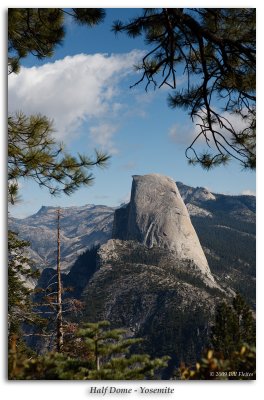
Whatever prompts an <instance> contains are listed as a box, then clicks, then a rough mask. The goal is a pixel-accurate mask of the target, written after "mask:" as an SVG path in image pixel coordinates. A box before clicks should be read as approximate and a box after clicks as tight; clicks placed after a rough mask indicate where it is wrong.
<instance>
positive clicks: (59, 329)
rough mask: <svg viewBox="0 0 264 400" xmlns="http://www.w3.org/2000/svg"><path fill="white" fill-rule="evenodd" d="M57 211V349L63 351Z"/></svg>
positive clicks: (58, 211) (59, 351)
mask: <svg viewBox="0 0 264 400" xmlns="http://www.w3.org/2000/svg"><path fill="white" fill-rule="evenodd" d="M57 213H58V238H57V245H58V248H57V351H58V353H61V352H62V351H63V326H62V299H61V294H62V284H61V267H60V209H58V210H57Z"/></svg>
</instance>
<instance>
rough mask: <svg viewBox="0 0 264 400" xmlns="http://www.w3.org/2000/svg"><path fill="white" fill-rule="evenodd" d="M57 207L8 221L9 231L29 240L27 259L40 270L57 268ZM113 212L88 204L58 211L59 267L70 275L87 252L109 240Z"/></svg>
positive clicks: (109, 208) (104, 207)
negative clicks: (28, 257) (79, 257)
mask: <svg viewBox="0 0 264 400" xmlns="http://www.w3.org/2000/svg"><path fill="white" fill-rule="evenodd" d="M56 209H57V208H56V207H44V206H43V207H41V209H40V210H39V211H38V212H37V213H36V214H33V215H31V216H30V217H27V218H24V219H18V218H10V219H9V228H10V229H12V230H14V231H15V232H18V234H19V236H20V237H21V238H23V239H25V240H28V241H29V242H30V244H31V247H30V249H29V251H30V254H29V256H30V258H31V259H32V260H33V261H34V262H35V265H36V266H37V268H38V269H39V270H42V269H43V268H47V267H52V268H55V267H56V248H57V240H56V237H57V220H56ZM113 212H114V208H112V207H107V206H103V205H92V204H87V205H85V206H81V207H65V208H61V214H62V217H61V258H62V261H61V267H62V269H63V271H69V270H70V268H71V267H72V265H73V264H74V262H75V261H76V259H77V258H78V256H79V255H80V254H82V253H83V252H84V251H86V250H87V249H89V248H91V247H93V246H94V245H98V244H101V243H105V242H106V241H107V240H108V239H110V237H111V233H112V225H113Z"/></svg>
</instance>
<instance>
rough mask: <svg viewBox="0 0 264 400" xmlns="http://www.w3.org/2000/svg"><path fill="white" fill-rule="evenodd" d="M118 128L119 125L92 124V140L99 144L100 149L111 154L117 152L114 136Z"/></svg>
mask: <svg viewBox="0 0 264 400" xmlns="http://www.w3.org/2000/svg"><path fill="white" fill-rule="evenodd" d="M117 129H118V126H117V125H113V124H110V123H103V124H99V125H96V126H91V128H90V137H91V139H92V142H93V143H94V144H95V145H97V146H99V148H100V149H102V150H103V151H106V152H108V153H110V154H117V153H118V149H117V148H116V146H115V145H114V141H113V136H114V134H115V133H116V131H117Z"/></svg>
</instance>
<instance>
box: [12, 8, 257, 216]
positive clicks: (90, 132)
mask: <svg viewBox="0 0 264 400" xmlns="http://www.w3.org/2000/svg"><path fill="white" fill-rule="evenodd" d="M135 13H137V10H135V9H134V10H131V9H120V8H119V9H118V8H117V9H108V10H107V16H106V19H105V22H104V23H103V24H101V25H99V26H97V27H95V28H92V29H88V28H87V27H80V26H78V25H76V24H74V23H73V22H72V21H71V20H70V19H68V18H67V23H66V29H67V32H66V36H65V40H64V42H63V45H62V46H60V47H58V48H57V50H56V51H55V55H54V57H52V58H50V59H46V60H44V61H42V62H40V61H38V60H37V59H36V58H34V57H29V58H27V59H25V60H24V61H23V63H22V65H23V68H22V69H21V72H20V73H19V74H18V75H16V76H15V75H14V74H12V75H11V77H10V79H9V111H11V112H12V111H16V110H23V111H25V112H26V113H28V114H29V113H35V112H40V111H41V112H42V113H44V114H46V115H47V116H49V117H50V118H52V119H53V120H54V127H55V129H56V131H57V132H56V133H55V134H54V135H55V137H56V139H57V140H58V141H63V142H64V143H65V146H66V149H67V150H69V151H70V152H71V153H76V152H81V153H86V154H90V155H92V154H93V150H94V149H95V148H97V149H102V150H103V151H106V152H108V153H110V154H111V155H112V157H111V160H110V165H109V167H108V168H107V169H103V170H99V169H94V173H95V178H96V179H95V182H94V185H93V186H92V187H88V188H83V189H80V190H78V191H77V192H75V193H74V194H73V195H72V196H70V197H68V196H63V195H62V196H60V197H55V198H54V197H51V196H50V195H49V193H48V192H47V191H45V190H44V189H40V188H39V187H38V186H37V184H35V183H34V182H30V181H21V182H20V185H21V196H22V201H21V203H20V204H18V205H16V206H14V207H12V208H11V209H10V211H11V214H12V215H14V216H16V217H21V218H22V217H25V216H27V215H30V214H33V213H35V212H37V211H38V209H39V208H40V207H41V206H42V205H53V206H58V205H60V206H61V207H65V206H72V205H84V204H106V205H110V206H118V205H119V204H120V203H122V202H124V201H127V200H129V194H130V188H131V176H132V175H134V174H135V175H136V174H137V175H138V174H139V175H140V174H146V173H152V172H156V173H161V174H164V175H168V176H170V177H172V178H173V179H175V180H176V181H182V182H184V183H185V184H188V185H191V186H205V187H207V188H209V190H211V191H213V192H221V193H226V194H237V193H244V194H255V173H253V172H245V171H242V170H241V166H240V165H239V164H236V163H235V162H232V163H231V164H230V165H229V166H226V167H219V168H216V169H213V170H212V171H209V172H207V171H204V170H202V169H201V168H200V167H199V166H196V167H193V166H189V165H188V163H187V160H186V158H185V155H184V150H185V148H186V147H187V145H188V144H189V143H190V139H191V138H192V137H193V135H194V134H195V128H194V126H193V125H192V123H191V121H190V119H189V117H188V115H187V113H185V112H183V111H181V110H177V111H175V110H171V109H170V108H169V107H168V105H167V96H168V93H169V90H168V89H164V88H163V89H157V90H155V91H153V90H152V89H151V88H150V89H149V91H148V93H146V92H145V90H144V88H145V85H144V83H143V84H141V85H139V86H137V87H136V88H134V89H129V86H130V85H132V84H133V83H135V82H136V81H137V80H138V79H139V77H140V76H139V75H137V74H135V72H134V70H133V65H134V64H135V63H136V62H137V61H138V60H139V59H140V57H141V56H142V54H143V52H145V51H146V47H145V45H144V42H143V41H142V40H141V39H137V40H135V39H130V38H127V37H126V36H125V35H123V34H120V35H118V36H117V37H116V36H115V35H114V34H113V33H112V32H111V26H112V23H113V21H114V20H116V19H118V18H120V19H127V18H129V17H130V16H133V15H135ZM178 78H179V83H180V84H181V83H182V84H184V77H183V76H182V75H181V74H180V73H179V76H178Z"/></svg>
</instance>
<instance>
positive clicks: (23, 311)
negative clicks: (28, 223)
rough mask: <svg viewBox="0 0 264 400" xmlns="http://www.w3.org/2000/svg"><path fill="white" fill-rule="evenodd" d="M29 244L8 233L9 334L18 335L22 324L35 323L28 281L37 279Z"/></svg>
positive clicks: (13, 233) (10, 232)
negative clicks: (30, 257) (28, 250)
mask: <svg viewBox="0 0 264 400" xmlns="http://www.w3.org/2000/svg"><path fill="white" fill-rule="evenodd" d="M28 246H29V243H28V242H26V241H24V240H21V239H19V238H18V236H17V234H16V233H15V232H12V231H8V323H9V334H10V335H13V334H18V333H19V332H20V325H21V323H22V322H26V321H28V322H35V317H33V316H32V303H31V300H30V293H31V290H30V289H29V288H28V286H27V281H28V280H30V279H32V278H36V277H37V276H38V273H37V272H36V271H33V270H32V266H31V263H30V260H29V258H28V257H27V256H26V249H27V247H28Z"/></svg>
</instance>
